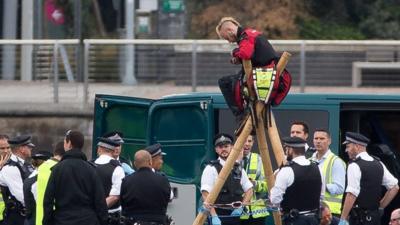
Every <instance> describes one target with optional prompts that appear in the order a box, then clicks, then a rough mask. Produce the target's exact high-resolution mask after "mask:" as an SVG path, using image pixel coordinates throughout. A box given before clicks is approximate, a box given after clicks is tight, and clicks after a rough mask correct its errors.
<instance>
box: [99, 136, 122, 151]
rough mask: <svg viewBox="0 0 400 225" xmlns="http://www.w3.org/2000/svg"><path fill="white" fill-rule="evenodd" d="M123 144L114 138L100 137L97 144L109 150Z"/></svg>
mask: <svg viewBox="0 0 400 225" xmlns="http://www.w3.org/2000/svg"><path fill="white" fill-rule="evenodd" d="M120 145H121V143H120V142H118V141H115V140H112V139H110V138H105V137H100V138H99V142H98V143H97V146H99V147H103V148H106V149H109V150H114V149H115V148H117V147H119V146H120Z"/></svg>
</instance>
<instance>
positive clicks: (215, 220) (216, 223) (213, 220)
mask: <svg viewBox="0 0 400 225" xmlns="http://www.w3.org/2000/svg"><path fill="white" fill-rule="evenodd" d="M211 223H212V225H221V220H220V219H219V218H218V216H217V215H215V216H212V217H211Z"/></svg>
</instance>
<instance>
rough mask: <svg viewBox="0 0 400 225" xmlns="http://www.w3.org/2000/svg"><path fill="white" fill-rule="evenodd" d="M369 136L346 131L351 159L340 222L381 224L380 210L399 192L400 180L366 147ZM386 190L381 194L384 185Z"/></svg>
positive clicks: (347, 150)
mask: <svg viewBox="0 0 400 225" xmlns="http://www.w3.org/2000/svg"><path fill="white" fill-rule="evenodd" d="M368 143H369V139H368V138H367V137H365V136H364V135H362V134H359V133H354V132H346V140H345V142H343V144H345V145H346V152H347V154H348V155H349V158H350V159H351V162H350V164H349V166H348V168H347V187H346V198H345V200H344V205H343V211H342V215H341V217H340V222H339V225H347V224H350V225H380V224H381V222H380V217H381V215H380V213H382V211H383V210H384V208H385V207H386V206H387V205H388V204H389V203H390V202H391V201H392V199H393V198H394V197H395V196H396V194H397V192H398V190H399V186H398V180H397V179H396V178H395V177H394V176H393V175H392V174H391V173H390V172H389V171H388V170H387V168H386V167H385V165H384V164H383V163H382V162H381V161H380V160H379V159H378V158H375V157H372V156H370V155H369V154H368V153H367V151H366V148H367V145H368ZM382 186H384V187H385V188H386V189H387V191H386V193H385V195H384V196H383V197H382V198H381V187H382Z"/></svg>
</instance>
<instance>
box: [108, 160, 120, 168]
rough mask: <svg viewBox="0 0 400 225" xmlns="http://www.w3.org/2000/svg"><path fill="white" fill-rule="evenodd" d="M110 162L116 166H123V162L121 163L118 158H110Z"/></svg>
mask: <svg viewBox="0 0 400 225" xmlns="http://www.w3.org/2000/svg"><path fill="white" fill-rule="evenodd" d="M110 164H111V165H113V166H115V167H117V166H121V163H120V162H119V161H118V160H116V159H112V160H110Z"/></svg>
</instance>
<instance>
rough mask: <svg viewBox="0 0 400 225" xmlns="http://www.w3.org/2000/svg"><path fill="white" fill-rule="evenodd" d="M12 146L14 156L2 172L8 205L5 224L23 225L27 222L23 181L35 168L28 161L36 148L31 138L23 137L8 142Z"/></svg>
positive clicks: (0, 182)
mask: <svg viewBox="0 0 400 225" xmlns="http://www.w3.org/2000/svg"><path fill="white" fill-rule="evenodd" d="M8 142H9V143H10V145H11V146H12V155H11V157H10V159H9V160H8V162H7V163H6V164H5V165H4V167H3V168H2V170H1V176H0V185H1V186H2V188H1V189H2V191H1V192H2V194H3V198H4V201H5V204H6V212H5V219H4V222H5V223H6V224H8V225H14V224H15V225H23V224H24V221H25V202H24V195H23V191H22V190H23V188H22V186H23V181H24V180H25V179H26V178H28V177H29V175H30V174H31V173H32V171H33V167H32V165H31V164H30V163H28V162H27V160H28V159H29V158H30V157H31V153H32V149H33V147H35V145H34V144H32V142H31V136H28V135H22V136H17V137H15V138H12V139H10V140H9V141H8Z"/></svg>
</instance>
